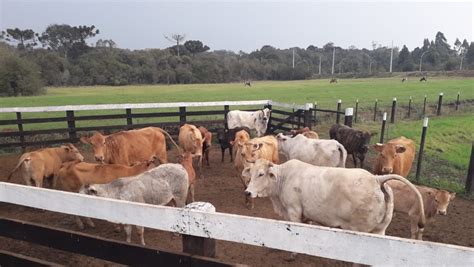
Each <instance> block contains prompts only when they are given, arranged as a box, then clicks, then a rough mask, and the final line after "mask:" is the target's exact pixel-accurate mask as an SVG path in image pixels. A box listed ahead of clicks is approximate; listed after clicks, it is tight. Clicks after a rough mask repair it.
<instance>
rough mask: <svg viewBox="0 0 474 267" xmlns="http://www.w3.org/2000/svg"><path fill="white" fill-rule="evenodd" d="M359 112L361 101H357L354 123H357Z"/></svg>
mask: <svg viewBox="0 0 474 267" xmlns="http://www.w3.org/2000/svg"><path fill="white" fill-rule="evenodd" d="M358 110H359V99H357V100H356V107H355V113H354V123H357V111H358Z"/></svg>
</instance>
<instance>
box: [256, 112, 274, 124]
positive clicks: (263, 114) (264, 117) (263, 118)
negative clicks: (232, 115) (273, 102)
mask: <svg viewBox="0 0 474 267" xmlns="http://www.w3.org/2000/svg"><path fill="white" fill-rule="evenodd" d="M258 113H259V120H260V121H261V122H264V123H267V122H268V120H269V119H270V115H271V113H272V111H271V110H270V109H268V108H264V109H262V110H261V111H259V112H258Z"/></svg>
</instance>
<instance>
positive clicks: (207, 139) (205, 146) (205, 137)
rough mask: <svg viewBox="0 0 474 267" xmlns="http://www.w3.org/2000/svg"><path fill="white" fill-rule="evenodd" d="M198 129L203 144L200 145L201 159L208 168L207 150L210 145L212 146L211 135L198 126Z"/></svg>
mask: <svg viewBox="0 0 474 267" xmlns="http://www.w3.org/2000/svg"><path fill="white" fill-rule="evenodd" d="M198 129H199V131H200V132H201V136H202V139H203V143H202V153H203V159H204V160H205V161H206V165H207V166H209V150H210V149H211V144H212V133H211V132H209V131H208V130H207V129H206V128H204V127H202V126H199V128H198Z"/></svg>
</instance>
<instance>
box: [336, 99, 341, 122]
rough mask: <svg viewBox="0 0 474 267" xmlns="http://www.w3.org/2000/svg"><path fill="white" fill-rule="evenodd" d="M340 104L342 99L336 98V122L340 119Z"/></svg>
mask: <svg viewBox="0 0 474 267" xmlns="http://www.w3.org/2000/svg"><path fill="white" fill-rule="evenodd" d="M341 105H342V100H341V99H339V100H337V113H336V123H337V124H339V120H340V117H341V116H340V114H339V112H341Z"/></svg>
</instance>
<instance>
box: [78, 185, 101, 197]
mask: <svg viewBox="0 0 474 267" xmlns="http://www.w3.org/2000/svg"><path fill="white" fill-rule="evenodd" d="M79 193H80V194H85V195H90V196H97V197H107V194H106V192H105V191H104V190H102V188H101V187H100V185H94V184H92V185H84V186H82V187H81V189H80V190H79Z"/></svg>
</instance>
